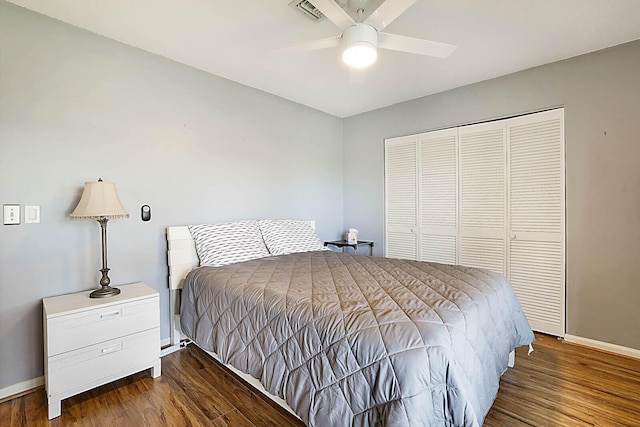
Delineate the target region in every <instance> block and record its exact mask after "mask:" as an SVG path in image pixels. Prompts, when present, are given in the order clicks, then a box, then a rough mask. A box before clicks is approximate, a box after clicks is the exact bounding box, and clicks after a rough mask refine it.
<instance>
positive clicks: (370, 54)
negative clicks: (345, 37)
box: [342, 42, 378, 68]
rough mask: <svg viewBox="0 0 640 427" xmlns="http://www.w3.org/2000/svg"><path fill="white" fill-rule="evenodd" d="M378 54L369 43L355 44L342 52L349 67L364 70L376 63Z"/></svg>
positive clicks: (343, 58)
mask: <svg viewBox="0 0 640 427" xmlns="http://www.w3.org/2000/svg"><path fill="white" fill-rule="evenodd" d="M376 59H378V52H377V51H376V48H375V47H374V46H372V45H371V44H369V43H365V42H355V43H352V44H351V46H349V47H347V48H346V49H345V50H344V52H342V60H343V61H344V63H345V64H347V65H348V66H349V67H353V68H364V67H368V66H369V65H371V64H373V63H374V62H376Z"/></svg>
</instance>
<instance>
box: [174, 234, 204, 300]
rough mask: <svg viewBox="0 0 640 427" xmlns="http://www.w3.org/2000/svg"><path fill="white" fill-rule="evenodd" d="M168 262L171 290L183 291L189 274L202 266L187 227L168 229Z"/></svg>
mask: <svg viewBox="0 0 640 427" xmlns="http://www.w3.org/2000/svg"><path fill="white" fill-rule="evenodd" d="M167 262H168V264H169V289H171V290H175V289H182V282H183V281H184V278H185V277H186V276H187V273H188V272H189V271H191V269H192V268H194V267H197V266H198V265H199V264H200V261H199V260H198V254H197V253H196V244H195V243H194V241H193V238H192V237H191V233H190V232H189V228H188V227H187V226H186V225H184V226H178V227H168V228H167Z"/></svg>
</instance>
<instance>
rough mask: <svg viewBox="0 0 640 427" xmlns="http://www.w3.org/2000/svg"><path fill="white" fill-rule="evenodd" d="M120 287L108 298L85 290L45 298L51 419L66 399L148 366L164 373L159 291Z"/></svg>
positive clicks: (153, 371) (138, 285) (138, 286)
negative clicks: (93, 294)
mask: <svg viewBox="0 0 640 427" xmlns="http://www.w3.org/2000/svg"><path fill="white" fill-rule="evenodd" d="M118 288H119V289H120V290H121V292H120V294H119V295H117V296H114V297H111V298H105V299H100V298H89V294H90V293H91V291H86V292H80V293H77V294H69V295H61V296H57V297H51V298H45V299H43V300H42V303H43V313H44V316H43V322H44V353H45V354H44V376H45V384H46V389H47V397H48V399H49V419H52V418H55V417H57V416H60V413H61V401H62V399H66V398H67V397H70V396H73V395H76V394H78V393H82V392H84V391H87V390H89V389H92V388H94V387H97V386H99V385H102V384H106V383H108V382H111V381H114V380H117V379H119V378H122V377H126V376H127V375H131V374H134V373H136V372H139V371H142V370H144V369H148V368H151V376H152V377H153V378H156V377H158V376H159V375H160V299H159V296H158V292H157V291H156V290H155V289H152V288H150V287H149V286H147V285H145V284H144V283H134V284H131V285H123V286H118Z"/></svg>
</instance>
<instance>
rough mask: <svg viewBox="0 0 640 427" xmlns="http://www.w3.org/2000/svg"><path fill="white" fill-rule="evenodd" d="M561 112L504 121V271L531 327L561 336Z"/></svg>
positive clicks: (563, 233) (562, 295) (562, 243)
mask: <svg viewBox="0 0 640 427" xmlns="http://www.w3.org/2000/svg"><path fill="white" fill-rule="evenodd" d="M563 116H564V111H563V110H552V111H547V112H543V113H537V114H531V115H527V116H523V117H518V118H515V119H510V120H508V121H507V129H508V138H509V145H508V156H509V219H510V221H509V241H508V243H509V245H508V248H507V251H508V254H509V262H508V265H509V272H508V277H509V279H510V280H511V283H512V284H513V288H514V290H515V291H516V294H517V295H518V298H519V300H520V303H521V304H522V308H523V310H524V312H525V314H526V315H527V318H528V319H529V323H530V324H531V326H532V328H533V329H535V330H537V331H540V332H546V333H550V334H553V335H558V336H564V333H565V323H564V322H565V231H564V227H565V181H564V125H563V122H564V117H563Z"/></svg>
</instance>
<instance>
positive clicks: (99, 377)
mask: <svg viewBox="0 0 640 427" xmlns="http://www.w3.org/2000/svg"><path fill="white" fill-rule="evenodd" d="M159 341H160V328H155V329H152V330H148V331H144V332H140V333H137V334H133V335H129V336H127V337H125V338H120V339H115V340H110V341H106V342H103V343H100V344H96V345H92V346H89V347H85V348H81V349H78V350H75V351H71V352H68V353H65V354H59V355H57V356H53V357H51V358H50V359H49V372H48V375H49V382H48V384H47V393H48V395H49V396H51V395H60V394H69V395H73V394H75V393H76V392H77V390H84V389H86V386H87V385H92V386H93V387H95V386H97V385H100V384H104V383H107V382H109V381H112V380H114V379H117V378H121V377H122V376H124V375H128V374H130V373H132V372H136V371H139V370H140V369H143V368H144V367H145V366H151V365H152V364H153V363H154V360H157V359H158V358H159V357H160V347H159V346H158V342H159ZM141 367H142V368H141Z"/></svg>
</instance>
